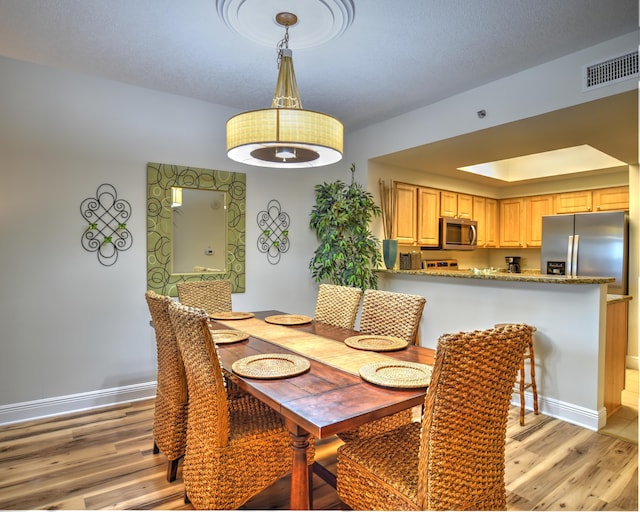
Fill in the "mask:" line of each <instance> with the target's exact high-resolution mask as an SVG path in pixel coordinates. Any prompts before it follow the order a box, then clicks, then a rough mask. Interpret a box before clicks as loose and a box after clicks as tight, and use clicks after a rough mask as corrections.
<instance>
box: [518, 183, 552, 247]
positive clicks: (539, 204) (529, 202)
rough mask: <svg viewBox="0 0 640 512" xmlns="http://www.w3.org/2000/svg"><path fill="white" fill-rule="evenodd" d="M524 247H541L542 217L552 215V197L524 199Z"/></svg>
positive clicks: (543, 196)
mask: <svg viewBox="0 0 640 512" xmlns="http://www.w3.org/2000/svg"><path fill="white" fill-rule="evenodd" d="M524 206H525V229H524V231H525V246H526V247H542V217H543V216H544V215H553V195H551V194H548V195H542V196H531V197H525V198H524Z"/></svg>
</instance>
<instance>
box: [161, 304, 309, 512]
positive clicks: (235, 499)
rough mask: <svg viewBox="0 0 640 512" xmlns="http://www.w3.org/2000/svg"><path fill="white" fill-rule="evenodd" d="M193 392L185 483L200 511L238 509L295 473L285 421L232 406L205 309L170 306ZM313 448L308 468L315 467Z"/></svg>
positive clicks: (258, 406) (262, 409)
mask: <svg viewBox="0 0 640 512" xmlns="http://www.w3.org/2000/svg"><path fill="white" fill-rule="evenodd" d="M169 316H170V318H171V322H172V324H173V327H174V329H175V331H176V336H177V339H178V346H179V347H180V352H181V354H182V359H183V361H184V366H185V370H186V375H187V384H188V389H189V412H188V422H187V450H186V454H185V458H184V463H183V470H182V474H183V480H184V484H185V493H186V497H187V498H188V500H189V501H190V502H191V503H192V504H193V506H194V507H195V508H197V509H237V508H238V507H240V506H242V505H243V504H244V503H246V502H247V501H248V500H249V499H250V498H252V497H253V496H255V495H256V494H258V493H259V492H260V491H262V490H263V489H265V488H267V487H268V486H270V485H271V484H273V483H274V482H276V481H277V480H278V479H280V478H281V477H283V476H285V475H286V474H287V473H289V472H290V471H291V465H292V454H291V448H290V443H291V438H290V436H289V433H288V431H287V429H286V428H285V426H284V421H283V419H282V417H281V416H280V415H278V414H277V413H276V412H275V411H274V410H273V409H271V408H269V407H267V406H266V405H264V404H263V403H262V402H260V401H259V400H257V399H255V398H253V397H251V396H245V397H242V398H237V399H235V400H228V398H227V393H226V389H225V385H224V378H223V375H222V368H221V365H220V361H219V359H218V354H217V350H216V347H215V345H214V343H213V340H212V339H211V332H210V331H209V328H208V324H207V318H208V315H207V313H206V312H205V311H204V310H202V309H196V308H189V307H187V306H184V305H182V304H178V303H172V304H170V305H169ZM313 455H314V450H313V445H312V446H311V447H310V450H309V458H310V460H309V464H311V463H312V462H313Z"/></svg>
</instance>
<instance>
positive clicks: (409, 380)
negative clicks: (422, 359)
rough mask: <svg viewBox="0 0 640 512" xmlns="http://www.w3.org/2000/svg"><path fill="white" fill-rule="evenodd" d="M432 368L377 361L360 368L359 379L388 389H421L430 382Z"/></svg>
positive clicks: (409, 363) (399, 362)
mask: <svg viewBox="0 0 640 512" xmlns="http://www.w3.org/2000/svg"><path fill="white" fill-rule="evenodd" d="M432 370H433V367H431V366H429V365H426V364H422V363H411V362H408V361H378V362H375V363H367V364H365V365H363V366H361V367H360V377H362V378H363V379H364V380H366V381H367V382H371V383H372V384H378V385H379V386H385V387H389V388H423V387H427V386H428V385H429V382H430V381H431V372H432Z"/></svg>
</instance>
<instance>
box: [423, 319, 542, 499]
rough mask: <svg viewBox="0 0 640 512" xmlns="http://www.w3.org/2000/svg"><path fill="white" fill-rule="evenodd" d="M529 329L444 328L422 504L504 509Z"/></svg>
mask: <svg viewBox="0 0 640 512" xmlns="http://www.w3.org/2000/svg"><path fill="white" fill-rule="evenodd" d="M530 336H531V328H530V327H529V326H527V325H512V326H507V327H503V328H496V329H489V330H486V331H475V332H469V333H457V334H451V335H444V336H442V337H441V338H440V339H439V340H438V346H437V349H436V361H435V365H434V371H433V376H432V379H431V384H430V386H429V391H428V393H427V397H426V399H425V406H424V413H423V419H422V436H421V441H420V443H421V444H420V457H419V463H418V508H420V509H423V510H441V509H449V510H506V506H507V503H506V495H505V483H504V465H505V458H504V457H505V438H506V429H507V421H508V415H509V406H510V403H511V394H512V388H513V382H514V379H515V377H516V373H517V371H518V368H519V367H520V361H521V360H522V354H523V352H524V350H525V348H526V346H527V343H528V340H529V337H530Z"/></svg>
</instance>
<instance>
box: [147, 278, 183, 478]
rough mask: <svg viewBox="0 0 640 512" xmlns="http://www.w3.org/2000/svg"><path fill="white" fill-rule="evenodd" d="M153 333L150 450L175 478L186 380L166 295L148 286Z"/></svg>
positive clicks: (181, 434) (181, 431)
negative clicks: (154, 382)
mask: <svg viewBox="0 0 640 512" xmlns="http://www.w3.org/2000/svg"><path fill="white" fill-rule="evenodd" d="M145 298H146V301H147V304H148V306H149V312H150V313H151V320H152V321H153V325H154V328H155V333H156V349H157V359H158V375H157V387H156V400H155V411H154V417H153V443H154V444H153V451H154V453H158V451H161V452H162V453H163V454H164V455H165V456H166V457H167V459H168V460H169V464H168V467H167V480H169V481H170V482H172V481H173V480H175V478H176V472H177V468H178V461H179V459H180V458H181V457H182V456H183V455H184V452H185V446H186V439H187V380H186V377H185V373H184V365H183V364H182V358H181V357H180V351H179V349H178V343H177V341H176V336H175V333H174V331H173V326H172V324H171V320H170V318H169V304H170V303H172V302H173V300H172V299H171V298H170V297H165V296H163V295H159V294H157V293H155V292H153V291H151V290H149V291H147V292H146V294H145Z"/></svg>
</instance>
